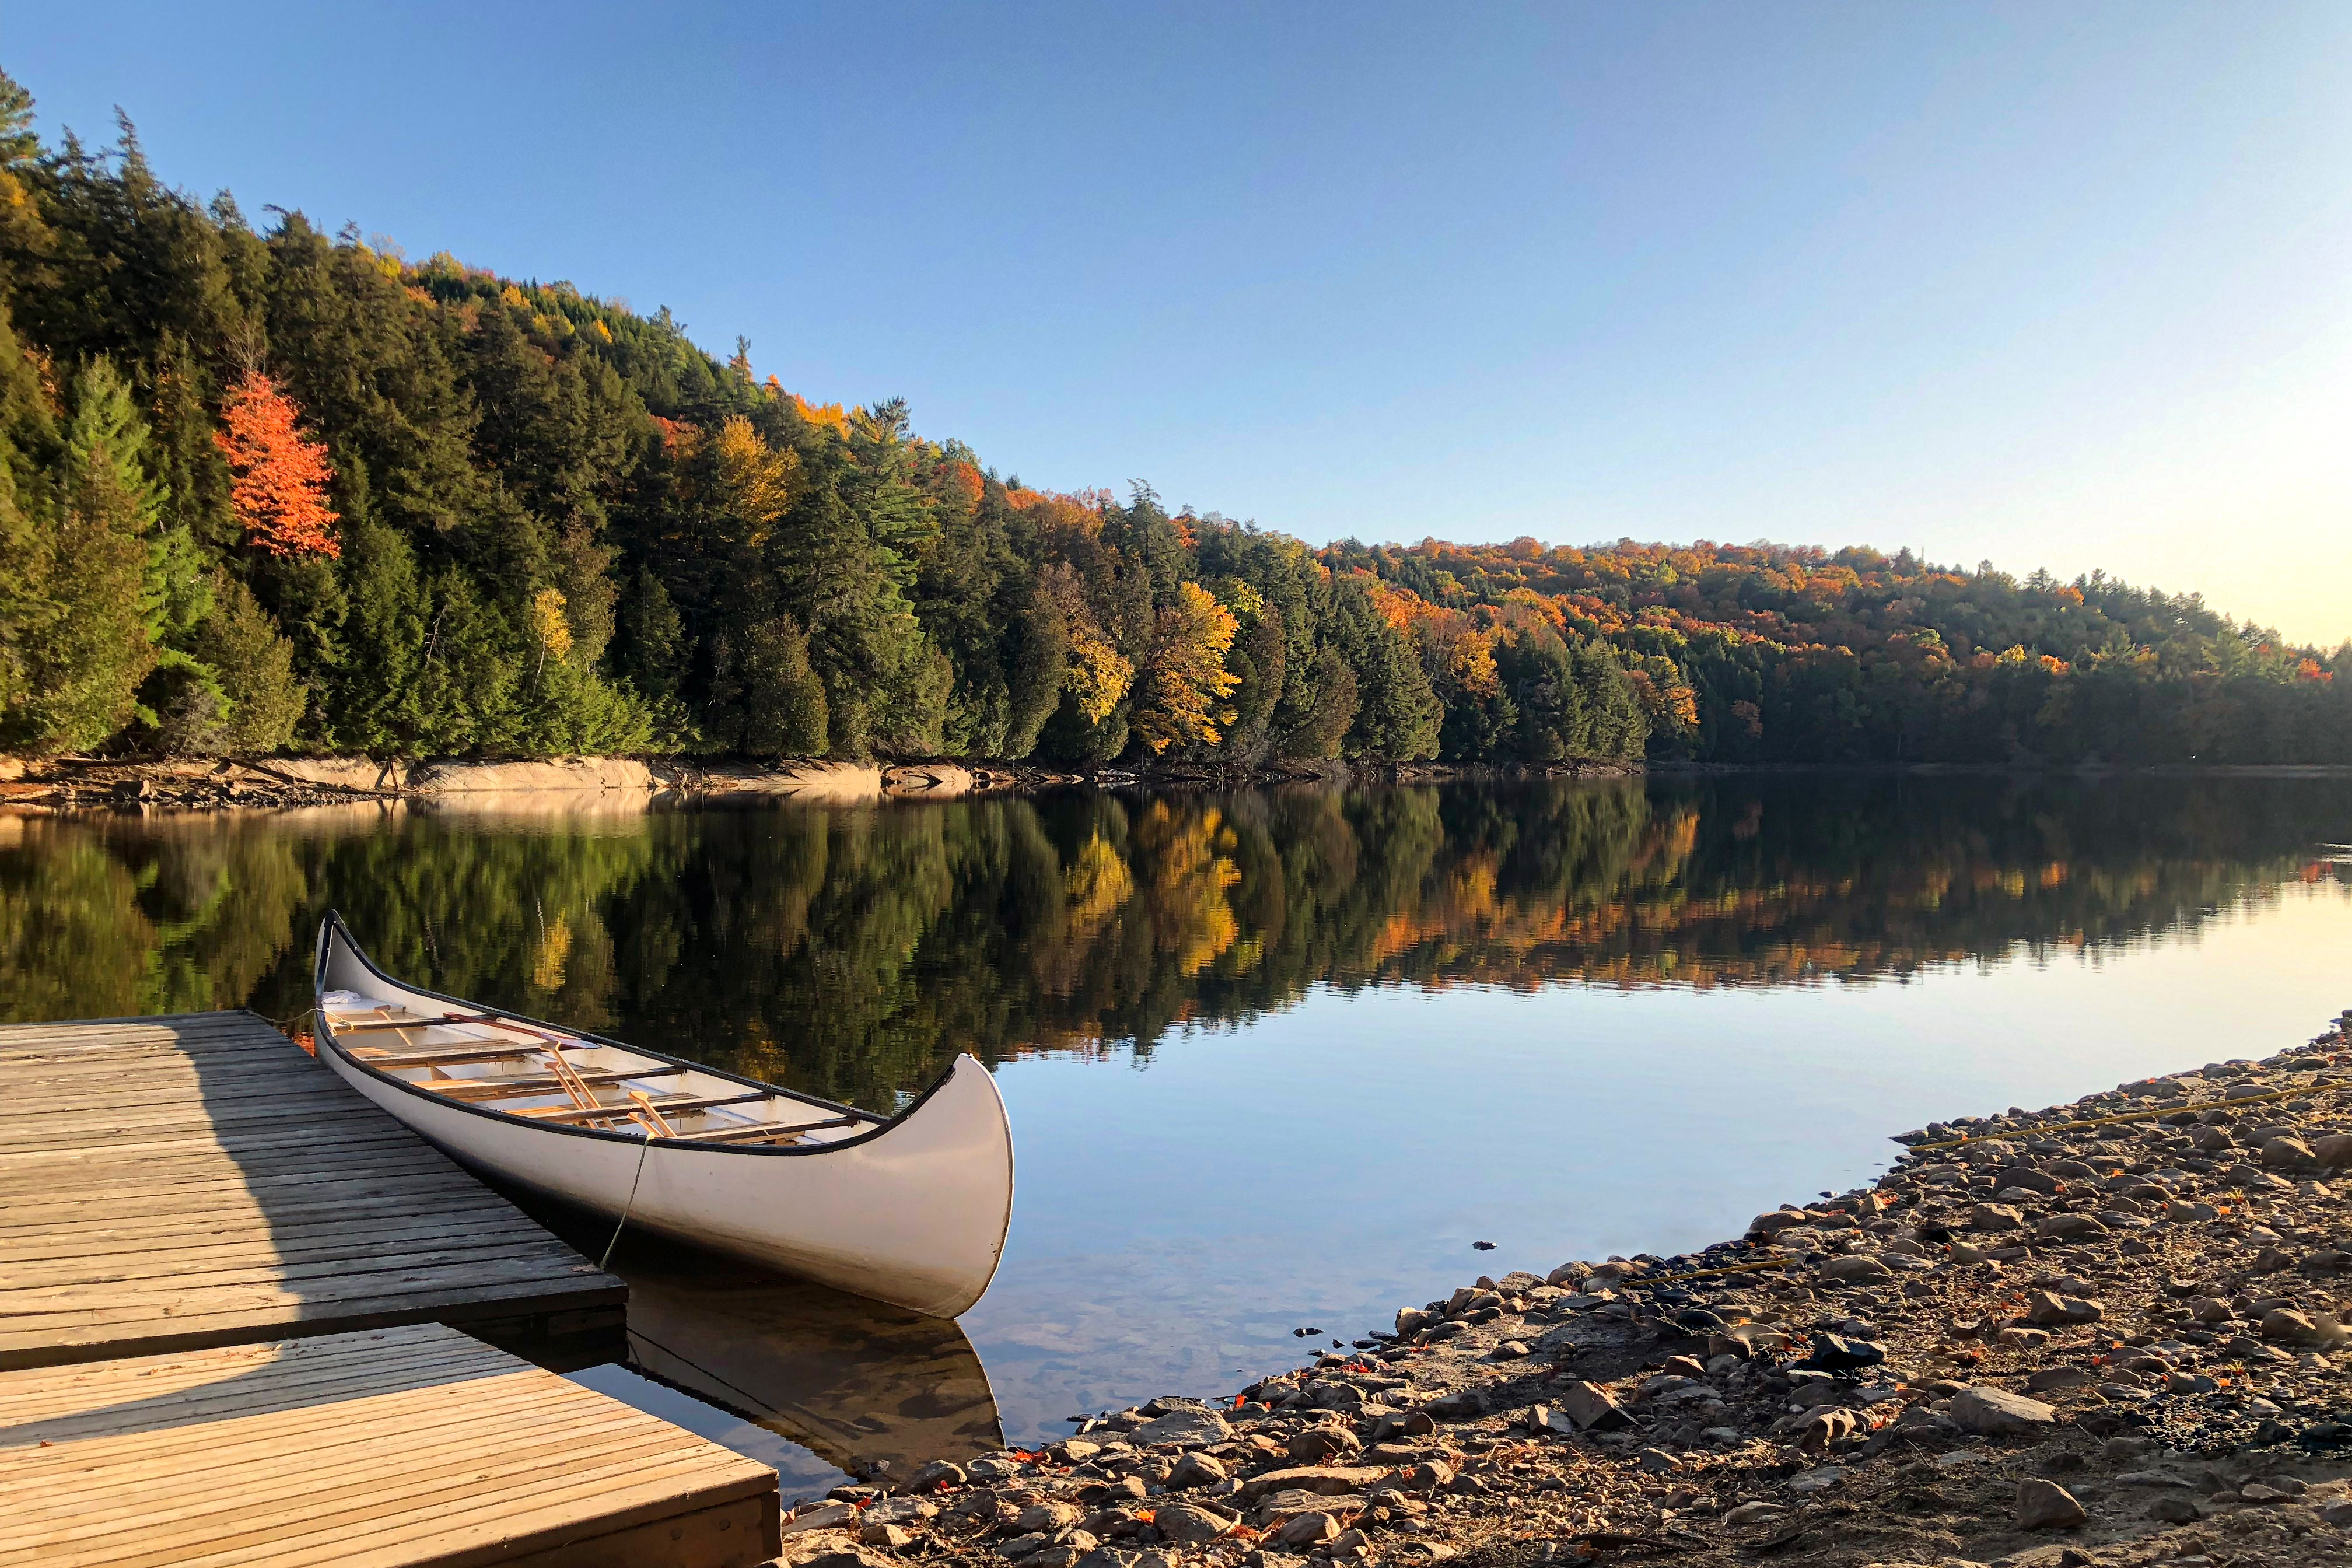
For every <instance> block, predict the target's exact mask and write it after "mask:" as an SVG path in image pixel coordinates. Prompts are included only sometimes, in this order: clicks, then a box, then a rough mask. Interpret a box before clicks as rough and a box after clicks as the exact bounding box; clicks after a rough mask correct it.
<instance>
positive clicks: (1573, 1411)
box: [1559, 1382, 1633, 1432]
mask: <svg viewBox="0 0 2352 1568" xmlns="http://www.w3.org/2000/svg"><path fill="white" fill-rule="evenodd" d="M1559 1407H1560V1410H1561V1412H1562V1413H1563V1414H1565V1415H1567V1416H1568V1418H1569V1419H1570V1421H1573V1422H1575V1423H1576V1429H1577V1430H1578V1431H1580V1432H1595V1431H1597V1432H1612V1431H1615V1430H1616V1429H1617V1428H1618V1427H1620V1426H1632V1425H1633V1417H1632V1416H1630V1415H1626V1414H1625V1412H1624V1409H1623V1408H1622V1406H1620V1405H1618V1403H1617V1398H1616V1395H1614V1394H1611V1393H1610V1392H1609V1391H1608V1390H1607V1389H1605V1388H1603V1387H1601V1385H1600V1384H1593V1383H1583V1382H1576V1383H1571V1384H1568V1385H1567V1386H1566V1387H1565V1388H1563V1389H1561V1390H1560V1395H1559Z"/></svg>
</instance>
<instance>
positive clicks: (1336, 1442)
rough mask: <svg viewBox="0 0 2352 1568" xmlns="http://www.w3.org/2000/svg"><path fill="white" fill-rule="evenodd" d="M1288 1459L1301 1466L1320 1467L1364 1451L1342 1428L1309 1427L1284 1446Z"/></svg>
mask: <svg viewBox="0 0 2352 1568" xmlns="http://www.w3.org/2000/svg"><path fill="white" fill-rule="evenodd" d="M1284 1447H1285V1449H1286V1451H1287V1452H1288V1453H1289V1455H1290V1457H1291V1458H1294V1459H1296V1460H1297V1461H1298V1462H1299V1463H1300V1464H1302V1465H1320V1464H1326V1463H1328V1462H1329V1461H1330V1460H1333V1459H1343V1458H1349V1457H1351V1456H1353V1455H1356V1454H1360V1453H1362V1452H1363V1450H1364V1446H1363V1444H1362V1443H1360V1442H1359V1441H1358V1440H1357V1438H1356V1435H1355V1434H1354V1433H1353V1432H1350V1431H1349V1430H1348V1429H1347V1428H1346V1427H1344V1426H1309V1427H1308V1428H1307V1430H1305V1431H1304V1432H1301V1433H1299V1434H1297V1436H1294V1437H1292V1438H1291V1439H1290V1441H1289V1442H1288V1443H1286V1444H1285V1445H1284Z"/></svg>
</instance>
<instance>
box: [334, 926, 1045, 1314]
mask: <svg viewBox="0 0 2352 1568" xmlns="http://www.w3.org/2000/svg"><path fill="white" fill-rule="evenodd" d="M318 1004H319V1018H320V1028H319V1032H318V1042H319V1059H320V1060H321V1061H323V1062H325V1063H326V1064H327V1065H328V1066H329V1067H331V1068H333V1069H334V1070H335V1072H336V1073H337V1074H338V1075H339V1076H340V1077H341V1079H343V1080H344V1081H345V1082H346V1083H349V1084H350V1085H352V1087H353V1088H354V1089H358V1090H359V1091H360V1092H361V1093H362V1094H364V1095H366V1096H367V1097H368V1098H369V1099H370V1100H373V1101H375V1102H376V1104H378V1105H380V1106H382V1107H383V1109H385V1110H388V1111H390V1112H392V1114H393V1115H394V1116H396V1117H398V1118H399V1119H400V1120H401V1121H404V1122H406V1123H407V1124H408V1125H409V1126H411V1127H413V1128H415V1130H416V1131H418V1132H420V1133H422V1134H423V1135H424V1136H425V1138H426V1139H428V1140H430V1141H431V1142H433V1143H434V1144H436V1146H438V1147H439V1148H440V1149H441V1150H443V1151H444V1152H446V1153H447V1154H449V1155H450V1156H451V1157H452V1158H453V1159H456V1160H457V1161H459V1162H460V1163H464V1164H467V1165H470V1166H473V1167H475V1168H477V1169H479V1170H482V1171H485V1172H488V1173H491V1174H493V1175H496V1176H499V1177H501V1178H503V1179H505V1180H507V1181H510V1182H513V1183H515V1184H519V1185H520V1186H523V1187H527V1188H530V1189H532V1190H533V1191H536V1192H541V1193H545V1194H551V1195H552V1196H555V1197H558V1198H562V1199H565V1200H567V1201H569V1202H571V1203H573V1204H578V1205H583V1206H584V1207H586V1208H588V1209H590V1210H592V1211H593V1212H595V1213H598V1214H602V1215H607V1216H610V1217H612V1218H614V1220H615V1221H616V1222H617V1221H619V1220H620V1218H621V1216H622V1215H623V1214H624V1213H625V1214H626V1216H627V1219H626V1223H627V1225H628V1226H630V1227H631V1228H633V1229H636V1228H642V1229H645V1230H647V1231H652V1232H655V1233H657V1234H660V1235H664V1236H669V1237H678V1238H681V1239H683V1240H687V1241H690V1242H694V1243H697V1244H698V1245H700V1246H703V1247H711V1248H714V1249H716V1250H719V1251H721V1252H727V1253H732V1254H734V1255H736V1256H739V1257H741V1258H749V1259H751V1260H752V1261H754V1262H757V1263H761V1264H765V1265H767V1266H768V1267H770V1268H777V1269H781V1270H782V1271H783V1272H786V1273H789V1274H796V1275H799V1276H801V1277H803V1278H804V1279H815V1280H818V1281H821V1282H822V1283H824V1284H826V1285H831V1286H834V1287H835V1288H836V1289H843V1290H849V1291H854V1292H855V1293H856V1294H858V1295H860V1296H870V1297H873V1298H874V1299H876V1300H881V1301H887V1302H890V1303H891V1304H893V1305H894V1306H900V1307H905V1308H908V1309H909V1310H913V1311H918V1312H927V1313H929V1314H930V1315H932V1316H934V1317H940V1318H952V1317H954V1316H955V1315H956V1314H958V1313H960V1312H961V1311H963V1310H965V1309H966V1308H968V1307H970V1306H971V1304H972V1303H973V1302H974V1301H977V1300H980V1297H981V1293H982V1291H984V1290H986V1289H988V1282H989V1280H990V1279H991V1278H992V1276H993V1275H994V1274H995V1272H996V1265H997V1260H998V1259H999V1258H1001V1257H1002V1256H1003V1251H1004V1233H1005V1228H1006V1227H1007V1226H1009V1225H1010V1224H1011V1223H1012V1219H1013V1130H1012V1127H1011V1125H1010V1123H1008V1122H1007V1121H1006V1120H1005V1116H1004V1101H1003V1099H1001V1098H1000V1097H999V1096H998V1094H997V1092H996V1084H995V1081H994V1080H993V1079H991V1078H990V1077H989V1074H988V1069H987V1068H983V1067H982V1066H981V1065H980V1063H979V1062H977V1061H975V1060H973V1059H972V1058H971V1057H969V1056H961V1057H958V1058H956V1061H955V1065H954V1066H952V1067H950V1068H949V1069H948V1071H947V1073H946V1075H945V1076H944V1077H942V1078H940V1080H939V1081H938V1082H936V1083H934V1084H932V1085H931V1087H930V1088H929V1089H926V1090H925V1091H924V1092H923V1094H922V1097H921V1098H920V1099H919V1100H915V1101H914V1103H912V1104H911V1105H909V1106H908V1107H907V1109H906V1110H902V1111H900V1112H899V1113H898V1115H896V1116H893V1117H889V1118H887V1119H886V1118H883V1117H879V1116H876V1115H873V1114H871V1113H869V1112H866V1111H863V1110H856V1109H855V1108H854V1107H851V1106H846V1105H835V1104H833V1103H832V1102H830V1101H828V1100H817V1099H814V1098H813V1097H812V1096H809V1095H804V1094H795V1093H793V1091H791V1090H790V1089H778V1088H776V1087H775V1086H773V1085H772V1084H764V1083H760V1082H758V1081H756V1080H754V1079H747V1078H739V1077H737V1076H736V1075H735V1074H733V1073H727V1072H720V1071H719V1070H717V1069H716V1068H707V1067H698V1066H696V1065H695V1064H693V1063H691V1062H687V1061H681V1060H679V1059H678V1058H675V1057H666V1056H662V1055H659V1054H658V1053H656V1052H653V1051H647V1050H640V1049H638V1048H636V1047H632V1046H624V1045H621V1044H618V1043H617V1042H614V1041H612V1040H607V1039H604V1038H602V1037H599V1036H595V1035H591V1034H588V1033H585V1032H584V1031H582V1030H578V1029H568V1028H564V1027H562V1026H559V1025H553V1024H545V1023H541V1022H540V1021H539V1020H537V1019H533V1018H525V1017H523V1016H520V1015H518V1014H513V1013H508V1012H504V1011H502V1010H500V1009H498V1008H491V1007H484V1006H481V1005H478V1004H477V1003H472V1002H466V1001H461V1000H459V999H458V998H457V997H453V996H443V995H439V994H436V993H434V992H430V991H420V990H418V989H416V988H415V986H411V985H404V984H401V983H400V982H399V981H397V980H394V979H393V978H392V977H391V976H390V975H388V974H386V973H383V971H382V970H380V969H378V968H377V967H376V966H375V965H374V964H373V963H370V962H369V961H368V958H367V955H366V954H364V953H362V952H361V951H360V950H359V946H358V944H357V943H356V942H353V941H352V936H351V932H350V931H347V930H346V929H345V928H344V926H343V922H342V921H341V918H340V917H338V916H336V915H334V914H329V915H328V916H327V918H326V919H325V920H324V921H321V922H320V927H319V966H318Z"/></svg>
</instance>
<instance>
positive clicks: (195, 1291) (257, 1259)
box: [0, 1013, 627, 1368]
mask: <svg viewBox="0 0 2352 1568" xmlns="http://www.w3.org/2000/svg"><path fill="white" fill-rule="evenodd" d="M626 1299H627V1288H626V1287H625V1285H623V1284H622V1282H621V1281H620V1280H618V1279H614V1278H613V1277H612V1276H611V1275H608V1274H604V1273H603V1272H601V1271H600V1270H598V1269H597V1268H595V1266H594V1265H593V1264H591V1263H589V1262H588V1261H587V1260H586V1259H584V1258H582V1257H581V1256H580V1255H579V1254H578V1253H576V1252H574V1251H572V1249H571V1248H570V1247H566V1246H565V1245H564V1244H563V1243H562V1242H560V1241H558V1240H557V1239H556V1238H555V1237H552V1236H551V1235H549V1234H548V1232H547V1231H546V1230H544V1229H542V1228H541V1226H539V1225H537V1224H536V1223H534V1222H533V1221H531V1220H530V1219H529V1218H527V1217H526V1216H525V1215H523V1214H522V1213H521V1212H520V1211H519V1210H517V1209H516V1208H515V1207H514V1206H513V1205H510V1204H509V1203H508V1202H507V1201H506V1200H505V1199H503V1198H501V1197H499V1195H498V1194H495V1193H493V1192H491V1191H490V1190H489V1189H488V1187H485V1186H483V1185H482V1184H480V1183H478V1182H477V1181H476V1180H474V1178H473V1177H471V1176H469V1175H467V1173H465V1172H463V1171H462V1170H460V1169H459V1168H458V1167H457V1165H455V1164H454V1163H451V1162H450V1161H449V1160H448V1159H447V1158H446V1157H445V1156H444V1155H442V1154H441V1153H440V1152H437V1151H436V1150H435V1149H434V1148H432V1147H431V1146H430V1145H428V1144H427V1143H425V1142H424V1140H422V1139H420V1138H419V1137H417V1136H416V1134H415V1133H414V1132H411V1131H409V1130H408V1129H407V1128H405V1127H404V1126H402V1125H401V1124H400V1123H399V1122H398V1121H394V1119H393V1118H392V1117H391V1116H389V1115H387V1114H385V1113H384V1112H383V1110H379V1109H377V1108H376V1107H375V1106H374V1105H372V1104H370V1103H369V1102H368V1101H367V1100H366V1099H364V1098H363V1097H362V1096H361V1095H360V1094H359V1093H358V1092H357V1091H355V1090H353V1089H351V1088H349V1087H348V1086H346V1085H345V1084H344V1083H342V1082H341V1080H340V1079H337V1078H336V1077H335V1076H334V1074H333V1073H331V1072H330V1071H329V1070H328V1069H327V1068H324V1067H322V1066H320V1064H319V1063H318V1062H316V1061H314V1060H313V1059H311V1058H310V1057H309V1056H308V1055H306V1054H305V1053H304V1052H303V1051H302V1050H301V1048H300V1047H298V1046H296V1045H295V1044H294V1043H293V1042H292V1041H291V1040H289V1039H288V1038H287V1037H285V1036H284V1035H282V1034H280V1033H279V1032H278V1030H276V1029H274V1028H272V1027H271V1026H269V1025H268V1023H266V1022H265V1021H263V1020H262V1019H260V1018H257V1017H256V1016H253V1015H252V1014H250V1013H196V1014H188V1015H184V1016H174V1017H154V1018H117V1019H96V1020H85V1021H81V1022H76V1023H62V1024H27V1025H17V1026H7V1027H0V1368H14V1367H39V1366H53V1365H58V1364H60V1363H71V1362H86V1361H95V1360H99V1359H101V1358H105V1357H110V1356H136V1355H148V1354H153V1353H156V1352H166V1351H184V1350H195V1349H200V1348H204V1347H207V1346H215V1345H226V1344H239V1343H250V1342H256V1341H262V1340H277V1339H283V1338H286V1337H289V1336H291V1335H303V1334H326V1333H338V1332H344V1331H351V1330H357V1329H370V1328H382V1327H387V1326H391V1325H395V1324H403V1323H422V1322H448V1323H462V1324H464V1325H465V1326H466V1327H467V1329H469V1330H471V1331H475V1332H477V1333H479V1334H481V1335H483V1336H484V1337H486V1338H490V1339H493V1340H496V1341H497V1342H499V1343H513V1344H518V1345H528V1344H529V1343H530V1342H531V1341H532V1340H534V1339H538V1340H540V1341H541V1342H545V1341H549V1340H561V1339H562V1338H564V1337H566V1336H570V1335H586V1336H591V1337H593V1336H595V1335H597V1334H599V1333H603V1334H609V1335H612V1336H614V1337H615V1338H617V1335H618V1333H619V1330H620V1325H621V1321H622V1304H623V1303H624V1302H625V1300H626Z"/></svg>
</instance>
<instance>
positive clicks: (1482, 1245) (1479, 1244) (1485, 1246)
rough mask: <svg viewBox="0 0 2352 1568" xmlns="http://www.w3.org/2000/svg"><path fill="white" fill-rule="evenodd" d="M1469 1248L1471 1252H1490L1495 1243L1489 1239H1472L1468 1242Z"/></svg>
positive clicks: (1493, 1248)
mask: <svg viewBox="0 0 2352 1568" xmlns="http://www.w3.org/2000/svg"><path fill="white" fill-rule="evenodd" d="M1470 1250H1471V1251H1473V1252H1492V1251H1494V1250H1495V1244H1494V1243H1493V1242H1491V1241H1474V1242H1472V1243H1471V1244H1470Z"/></svg>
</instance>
